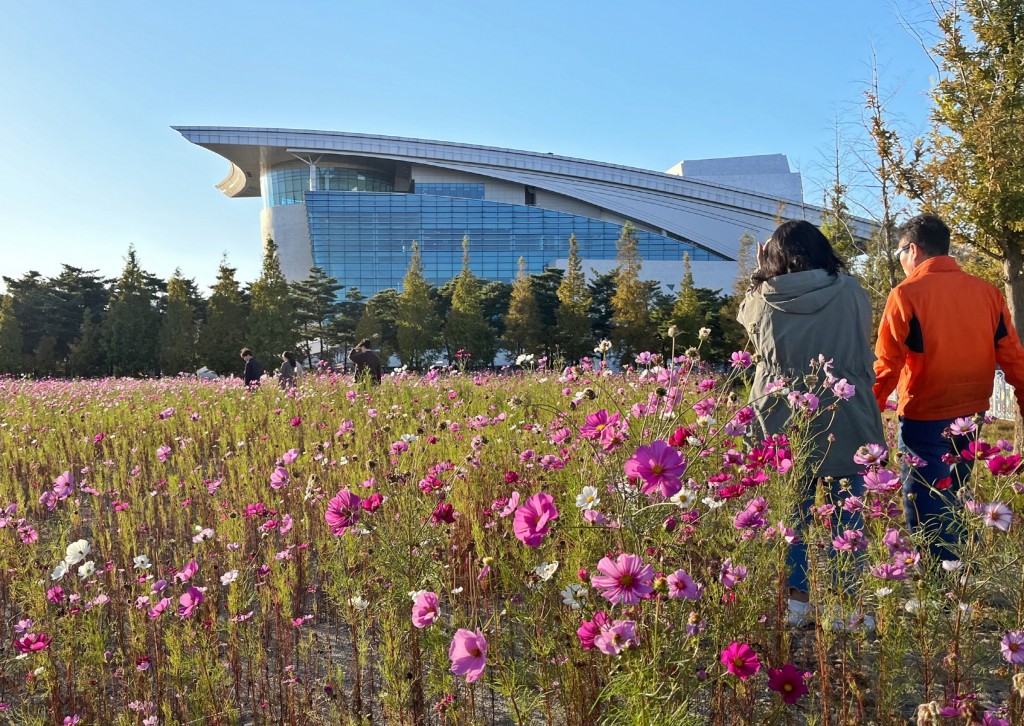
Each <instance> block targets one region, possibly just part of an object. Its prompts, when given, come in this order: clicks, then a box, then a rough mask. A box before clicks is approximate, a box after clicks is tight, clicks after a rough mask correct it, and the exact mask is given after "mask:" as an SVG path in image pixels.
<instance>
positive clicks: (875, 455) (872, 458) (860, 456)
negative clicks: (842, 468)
mask: <svg viewBox="0 0 1024 726" xmlns="http://www.w3.org/2000/svg"><path fill="white" fill-rule="evenodd" d="M888 455H889V450H888V449H886V448H885V447H884V446H882V445H881V444H865V445H864V446H862V447H860V448H859V449H857V453H856V454H854V455H853V463H855V464H860V465H861V466H874V465H876V464H881V463H882V462H883V461H885V457H887V456H888Z"/></svg>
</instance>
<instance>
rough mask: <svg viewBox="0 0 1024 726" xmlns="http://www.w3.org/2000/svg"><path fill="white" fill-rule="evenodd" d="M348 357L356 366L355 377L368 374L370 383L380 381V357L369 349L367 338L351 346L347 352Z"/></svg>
mask: <svg viewBox="0 0 1024 726" xmlns="http://www.w3.org/2000/svg"><path fill="white" fill-rule="evenodd" d="M348 359H349V360H350V361H352V362H353V363H354V364H355V366H356V378H362V377H363V376H369V377H370V382H371V383H374V384H377V383H380V379H381V368H380V358H378V357H377V354H376V353H374V352H373V351H372V350H371V344H370V339H369V338H365V339H364V340H363V341H362V342H361V343H360V344H359V345H357V346H356V347H355V348H353V349H352V350H351V352H350V353H349V354H348Z"/></svg>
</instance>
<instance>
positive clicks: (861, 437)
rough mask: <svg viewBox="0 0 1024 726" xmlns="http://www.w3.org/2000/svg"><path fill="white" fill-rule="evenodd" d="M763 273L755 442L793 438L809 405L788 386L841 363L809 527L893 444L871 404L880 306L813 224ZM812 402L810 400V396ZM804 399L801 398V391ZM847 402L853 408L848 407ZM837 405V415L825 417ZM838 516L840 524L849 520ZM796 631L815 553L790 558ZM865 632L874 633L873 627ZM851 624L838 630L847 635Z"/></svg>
mask: <svg viewBox="0 0 1024 726" xmlns="http://www.w3.org/2000/svg"><path fill="white" fill-rule="evenodd" d="M757 262H758V268H757V270H756V271H755V272H754V274H753V275H751V277H750V280H751V286H750V290H749V291H748V292H747V294H746V296H745V297H744V299H743V302H742V303H741V304H740V310H739V314H738V315H737V319H738V320H739V322H740V323H741V324H742V325H743V327H744V328H746V330H747V332H748V333H749V334H750V340H751V342H752V343H753V345H754V348H755V350H756V352H757V367H756V368H755V369H754V380H753V384H752V386H751V389H750V404H751V406H752V407H753V409H754V413H755V419H754V421H753V431H754V434H755V435H756V436H757V437H759V438H764V437H768V436H771V435H773V434H781V433H784V432H785V430H786V428H787V426H788V425H789V424H790V423H791V419H793V418H794V417H797V416H800V415H801V413H800V411H799V405H792V404H791V402H790V401H787V399H786V397H784V396H778V395H773V394H772V393H771V388H772V384H776V382H777V381H780V380H782V379H785V380H786V383H785V385H787V386H792V387H794V388H796V387H798V386H803V385H805V384H804V382H803V378H804V376H805V375H807V374H809V373H810V372H811V371H810V366H811V362H812V361H818V360H821V358H819V356H821V357H822V358H823V360H824V361H831V364H830V365H829V366H828V367H827V368H825V366H824V364H823V365H822V368H823V369H824V372H825V375H824V376H823V377H822V381H821V383H822V384H823V385H819V386H818V387H816V388H815V390H814V393H815V395H818V396H820V397H821V400H820V401H819V402H818V408H817V410H818V413H817V414H816V415H814V417H813V418H812V419H811V422H810V425H809V430H808V432H807V435H808V437H809V440H807V441H804V442H803V446H804V447H806V448H805V451H804V452H803V454H802V457H803V459H804V462H805V465H806V471H805V474H806V476H807V480H806V484H805V486H804V491H803V497H802V502H801V504H800V521H801V523H806V522H807V521H808V518H809V516H810V515H809V510H810V508H811V507H812V506H813V505H814V502H815V495H816V493H817V490H818V488H819V487H830V488H831V495H832V496H831V498H832V500H833V501H835V502H836V503H837V506H838V499H839V482H840V481H841V480H843V479H846V480H848V481H849V490H850V492H851V494H852V495H854V496H862V495H863V492H864V481H863V478H862V477H861V476H860V474H858V472H859V471H860V469H861V468H862V467H861V466H859V465H858V464H856V463H854V461H853V456H854V454H855V453H856V451H857V449H858V448H860V447H861V446H864V445H865V444H880V443H883V442H884V441H885V435H884V433H883V431H882V417H881V415H880V414H879V412H878V408H877V406H876V405H875V401H874V398H873V396H872V395H871V386H872V384H873V383H874V381H875V376H874V373H873V372H872V369H871V366H872V364H873V363H874V355H873V354H872V352H871V333H872V325H871V304H870V301H869V300H868V296H867V293H865V292H864V290H863V288H861V286H860V284H859V283H858V282H857V281H856V280H855V279H853V278H852V277H850V276H849V275H848V274H846V273H845V267H844V265H843V262H842V261H841V260H840V259H839V258H838V257H837V256H836V254H835V252H834V251H833V250H832V245H831V244H830V243H829V241H828V238H827V237H825V235H824V234H822V233H821V231H820V230H819V229H818V228H817V227H815V226H814V225H812V224H810V223H809V222H804V221H796V222H786V223H785V224H783V225H781V226H780V227H779V228H778V229H776V230H775V233H774V234H773V235H772V236H771V238H770V239H769V240H768V241H767V242H765V243H764V244H763V245H760V246H759V247H758V251H757ZM805 392H806V391H805ZM794 393H798V394H799V391H794ZM840 398H842V399H846V400H839V399H840ZM833 404H837V405H836V406H835V409H834V411H828V410H824V409H826V408H827V407H829V406H832V405H833ZM839 516H841V517H842V518H843V520H844V521H843V525H844V526H846V527H849V528H859V524H860V523H859V521H858V520H859V515H851V514H846V513H841V514H840V515H839ZM839 516H837V519H838V518H839ZM787 564H788V566H789V587H790V594H789V597H790V600H789V622H790V624H791V625H793V626H800V625H804V624H807V623H808V622H810V614H811V609H810V606H809V605H808V599H809V598H808V592H809V587H808V575H807V570H808V562H807V545H806V544H805V543H804V541H803V533H801V535H800V540H799V541H797V542H795V543H794V544H793V545H791V546H790V548H789V554H788V556H787ZM863 625H864V626H865V627H867V628H869V629H870V628H871V627H872V626H873V621H869V620H868V619H867V618H865V620H864V622H863ZM845 626H846V624H845V623H837V624H836V625H835V627H837V629H842V628H843V627H845Z"/></svg>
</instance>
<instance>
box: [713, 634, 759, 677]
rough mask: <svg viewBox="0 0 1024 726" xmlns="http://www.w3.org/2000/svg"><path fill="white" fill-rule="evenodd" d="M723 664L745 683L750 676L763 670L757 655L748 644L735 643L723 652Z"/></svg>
mask: <svg viewBox="0 0 1024 726" xmlns="http://www.w3.org/2000/svg"><path fill="white" fill-rule="evenodd" d="M722 664H723V665H724V666H725V669H726V670H727V671H729V672H730V673H732V674H733V675H734V676H736V677H737V678H739V679H740V680H741V681H745V680H747V679H748V678H750V676H752V675H754V674H755V673H757V672H758V671H759V670H761V661H759V660H758V659H757V653H755V652H754V651H753V650H751V649H750V646H749V645H747V644H746V643H736V642H733V643H731V644H729V646H728V647H727V648H725V650H723V651H722Z"/></svg>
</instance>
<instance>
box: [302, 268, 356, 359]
mask: <svg viewBox="0 0 1024 726" xmlns="http://www.w3.org/2000/svg"><path fill="white" fill-rule="evenodd" d="M343 289H345V286H344V285H342V284H340V283H339V282H338V280H337V279H336V278H334V277H331V276H329V275H328V274H327V273H326V272H324V271H323V270H322V269H320V268H319V267H311V268H309V274H308V275H307V276H306V277H305V278H304V279H302V280H299V281H298V282H293V283H292V284H291V291H292V298H293V300H294V303H295V321H296V323H297V324H298V327H299V331H298V332H299V337H300V339H301V340H303V341H305V346H304V347H305V349H306V351H307V360H308V361H309V365H312V364H313V360H312V355H311V354H310V353H309V352H308V351H310V350H311V349H312V348H313V343H314V342H317V343H318V344H319V350H320V359H321V360H327V361H333V360H334V355H333V353H332V352H331V350H330V343H329V339H330V336H329V334H328V328H329V326H330V325H331V321H333V320H334V318H335V317H336V316H337V315H338V313H339V312H340V310H341V303H340V302H339V301H338V294H339V293H340V292H341V291H342V290H343Z"/></svg>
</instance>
